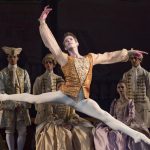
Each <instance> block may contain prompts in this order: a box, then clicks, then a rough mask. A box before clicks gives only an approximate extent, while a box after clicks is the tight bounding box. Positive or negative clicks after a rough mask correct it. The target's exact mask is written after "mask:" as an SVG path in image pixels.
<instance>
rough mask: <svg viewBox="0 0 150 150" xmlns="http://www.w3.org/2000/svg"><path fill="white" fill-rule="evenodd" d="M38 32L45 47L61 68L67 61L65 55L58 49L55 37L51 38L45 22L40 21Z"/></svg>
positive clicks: (51, 35)
mask: <svg viewBox="0 0 150 150" xmlns="http://www.w3.org/2000/svg"><path fill="white" fill-rule="evenodd" d="M39 31H40V35H41V38H42V40H43V42H44V44H45V46H46V47H47V48H48V49H49V50H50V52H51V53H52V54H53V55H54V56H55V58H56V59H57V62H58V63H59V64H60V65H61V66H62V65H63V64H65V63H66V62H67V60H68V57H67V54H64V53H63V52H62V50H61V49H60V47H59V45H58V43H57V41H56V39H55V37H54V36H53V34H52V32H51V30H50V29H49V27H48V26H47V24H46V22H45V21H40V27H39Z"/></svg>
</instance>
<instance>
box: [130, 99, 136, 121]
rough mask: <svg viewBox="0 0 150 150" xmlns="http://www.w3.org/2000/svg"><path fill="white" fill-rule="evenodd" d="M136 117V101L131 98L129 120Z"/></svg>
mask: <svg viewBox="0 0 150 150" xmlns="http://www.w3.org/2000/svg"><path fill="white" fill-rule="evenodd" d="M134 118H135V105H134V101H133V100H130V101H129V120H132V119H134Z"/></svg>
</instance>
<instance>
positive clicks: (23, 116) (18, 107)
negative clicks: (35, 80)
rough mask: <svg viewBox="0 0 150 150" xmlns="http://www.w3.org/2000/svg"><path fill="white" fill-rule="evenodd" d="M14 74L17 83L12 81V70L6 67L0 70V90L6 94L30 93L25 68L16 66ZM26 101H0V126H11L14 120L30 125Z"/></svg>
mask: <svg viewBox="0 0 150 150" xmlns="http://www.w3.org/2000/svg"><path fill="white" fill-rule="evenodd" d="M16 75H17V79H18V85H15V86H14V85H13V83H12V72H11V71H10V69H8V67H6V68H4V69H3V70H1V71H0V92H1V93H7V94H16V93H30V90H31V84H30V79H29V75H28V73H27V71H26V70H24V69H22V68H20V67H17V70H16ZM30 106H31V105H30V104H28V103H26V102H12V101H7V102H1V104H0V127H11V126H12V124H14V122H16V121H20V120H21V121H23V122H24V123H25V125H30V123H31V121H30V116H29V110H28V109H29V108H30Z"/></svg>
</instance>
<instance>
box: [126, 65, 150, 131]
mask: <svg viewBox="0 0 150 150" xmlns="http://www.w3.org/2000/svg"><path fill="white" fill-rule="evenodd" d="M133 74H134V70H133V69H130V70H129V71H128V72H126V73H124V75H123V80H125V81H126V83H127V95H128V98H129V99H133V100H134V103H135V110H136V115H138V116H137V117H140V119H141V120H143V122H144V123H145V124H146V125H147V127H148V128H150V73H149V72H148V71H146V70H145V69H144V68H142V67H141V66H139V67H138V68H137V71H136V76H134V77H133ZM134 78H136V79H135V83H133V79H134ZM133 86H134V87H133Z"/></svg>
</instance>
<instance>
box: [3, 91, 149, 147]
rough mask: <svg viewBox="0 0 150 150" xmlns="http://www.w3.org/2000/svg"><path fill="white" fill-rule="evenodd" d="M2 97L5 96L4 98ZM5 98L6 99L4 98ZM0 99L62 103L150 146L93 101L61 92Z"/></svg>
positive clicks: (146, 140)
mask: <svg viewBox="0 0 150 150" xmlns="http://www.w3.org/2000/svg"><path fill="white" fill-rule="evenodd" d="M2 95H4V96H3V97H2ZM4 97H5V98H4ZM0 99H2V100H13V101H24V102H29V103H46V102H49V103H61V104H66V105H69V106H72V107H74V108H75V109H76V110H77V111H79V112H82V113H85V114H87V115H89V116H91V117H94V118H96V119H99V120H100V121H103V122H104V123H105V124H107V125H108V126H109V127H110V128H112V129H114V130H119V131H121V132H123V133H125V134H127V135H129V136H131V137H132V138H133V139H134V141H135V142H139V141H141V140H142V141H144V142H145V143H148V144H150V139H148V138H147V137H146V136H145V135H144V134H142V133H140V132H138V131H135V130H133V129H131V128H130V127H128V126H127V125H125V124H123V123H122V122H120V121H119V120H117V119H115V118H114V117H112V116H111V115H110V114H109V113H107V112H106V111H104V110H102V109H101V108H100V107H99V105H98V104H97V103H96V102H95V101H94V100H92V99H84V100H81V101H79V102H76V101H74V100H73V99H72V98H71V97H68V96H67V95H65V94H63V93H62V92H61V91H56V92H48V93H43V94H40V95H32V94H28V93H22V94H12V95H6V94H1V95H0Z"/></svg>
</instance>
